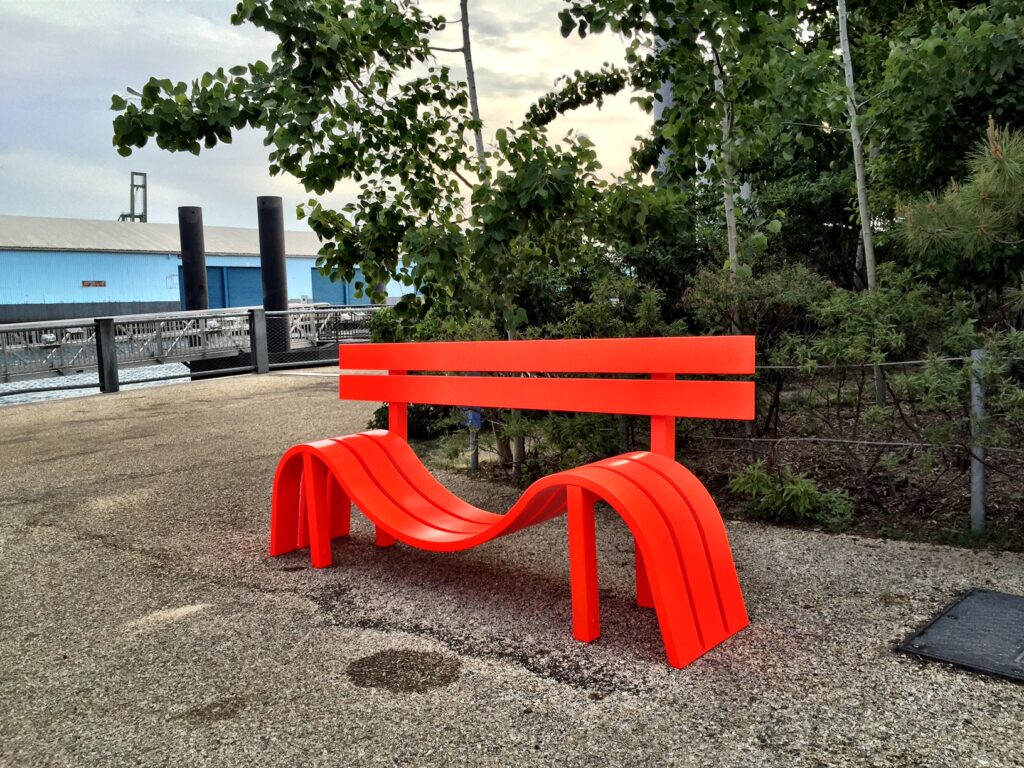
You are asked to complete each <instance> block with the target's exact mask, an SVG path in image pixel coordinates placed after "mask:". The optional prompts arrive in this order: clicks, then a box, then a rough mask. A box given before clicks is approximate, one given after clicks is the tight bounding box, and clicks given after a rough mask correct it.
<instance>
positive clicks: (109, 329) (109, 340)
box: [96, 317, 121, 392]
mask: <svg viewBox="0 0 1024 768" xmlns="http://www.w3.org/2000/svg"><path fill="white" fill-rule="evenodd" d="M96 367H97V368H98V369H99V375H100V392H117V391H118V390H119V389H120V388H121V383H120V381H118V377H117V340H116V338H115V336H114V318H112V317H97V318H96Z"/></svg>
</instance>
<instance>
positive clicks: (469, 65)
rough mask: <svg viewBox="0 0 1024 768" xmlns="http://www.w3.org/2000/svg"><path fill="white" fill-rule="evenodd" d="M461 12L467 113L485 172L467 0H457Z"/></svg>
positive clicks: (478, 158) (482, 133)
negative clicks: (467, 97)
mask: <svg viewBox="0 0 1024 768" xmlns="http://www.w3.org/2000/svg"><path fill="white" fill-rule="evenodd" d="M459 10H460V11H461V12H462V19H461V21H462V56H463V58H465V60H466V85H467V86H468V87H469V113H470V114H471V115H472V116H473V120H474V121H475V122H476V124H477V125H476V129H475V130H474V131H473V135H474V138H475V139H476V157H477V160H478V161H479V162H480V171H481V173H486V171H487V163H486V161H485V160H484V130H483V126H482V125H481V123H480V102H479V101H478V100H477V97H476V72H475V71H474V70H473V46H472V44H471V43H470V40H469V0H459Z"/></svg>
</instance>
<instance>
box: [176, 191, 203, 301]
mask: <svg viewBox="0 0 1024 768" xmlns="http://www.w3.org/2000/svg"><path fill="white" fill-rule="evenodd" d="M178 234H179V236H180V238H181V271H182V278H183V280H184V282H185V309H188V310H193V309H209V308H210V296H209V292H208V291H207V287H206V242H205V241H204V240H203V209H202V208H196V207H193V206H182V207H181V208H178Z"/></svg>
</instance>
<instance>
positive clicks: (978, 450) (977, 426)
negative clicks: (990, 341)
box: [971, 349, 985, 536]
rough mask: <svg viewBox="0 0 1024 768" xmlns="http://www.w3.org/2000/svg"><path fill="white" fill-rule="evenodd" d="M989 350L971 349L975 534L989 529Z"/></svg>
mask: <svg viewBox="0 0 1024 768" xmlns="http://www.w3.org/2000/svg"><path fill="white" fill-rule="evenodd" d="M984 364H985V350H983V349H972V350H971V533H972V534H974V535H975V536H980V535H981V534H982V533H983V532H984V530H985V446H984V445H982V443H983V441H984V433H985V424H984V420H985V380H984Z"/></svg>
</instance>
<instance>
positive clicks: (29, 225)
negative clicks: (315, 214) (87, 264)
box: [0, 214, 320, 257]
mask: <svg viewBox="0 0 1024 768" xmlns="http://www.w3.org/2000/svg"><path fill="white" fill-rule="evenodd" d="M203 239H204V240H205V242H206V252H207V253H208V254H210V255H224V256H235V255H238V256H258V255H259V252H260V241H259V232H258V230H255V229H243V228H242V227H210V226H206V227H203ZM284 249H285V254H286V255H288V256H306V257H309V256H316V255H317V252H318V251H319V250H320V241H319V240H318V239H317V236H316V235H314V234H313V233H312V232H310V231H305V232H288V231H286V232H285V233H284ZM0 250H32V251H102V252H129V253H181V240H180V237H179V235H178V225H177V224H150V223H146V224H142V223H140V222H132V221H102V220H94V219H51V218H43V217H39V216H8V215H4V214H0Z"/></svg>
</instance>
